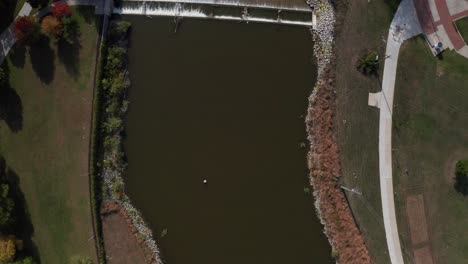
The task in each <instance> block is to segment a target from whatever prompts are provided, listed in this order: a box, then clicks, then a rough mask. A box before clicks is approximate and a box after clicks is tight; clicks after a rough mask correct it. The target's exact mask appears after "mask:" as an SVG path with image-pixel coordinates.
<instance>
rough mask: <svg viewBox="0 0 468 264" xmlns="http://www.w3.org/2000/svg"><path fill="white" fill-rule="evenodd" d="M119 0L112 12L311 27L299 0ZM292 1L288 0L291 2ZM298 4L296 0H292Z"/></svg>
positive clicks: (310, 18) (308, 12)
mask: <svg viewBox="0 0 468 264" xmlns="http://www.w3.org/2000/svg"><path fill="white" fill-rule="evenodd" d="M295 1H296V0H292V1H288V2H289V5H288V6H286V5H285V3H286V1H285V0H269V1H268V4H265V2H264V1H263V2H260V1H259V0H232V1H229V0H178V1H176V0H144V1H142V0H123V1H120V2H118V3H117V4H116V6H115V7H114V10H113V12H114V13H116V14H131V15H146V16H171V17H178V18H181V17H191V18H205V19H218V20H231V21H239V22H260V23H271V24H284V25H296V26H307V27H313V26H314V25H313V24H314V21H315V18H313V12H312V9H311V8H310V7H308V6H307V5H306V4H305V2H303V0H301V1H300V3H303V5H302V6H301V5H300V4H292V3H294V2H295ZM291 2H292V3H291ZM296 2H297V3H299V2H298V1H296Z"/></svg>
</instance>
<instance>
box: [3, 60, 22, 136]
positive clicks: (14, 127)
mask: <svg viewBox="0 0 468 264" xmlns="http://www.w3.org/2000/svg"><path fill="white" fill-rule="evenodd" d="M2 68H3V70H4V72H5V73H6V76H7V77H6V78H7V80H9V75H10V74H9V69H8V66H7V64H6V63H5V64H3V66H2ZM0 120H4V121H5V123H6V124H7V125H8V127H9V128H10V130H11V131H12V132H15V133H16V132H18V131H20V130H21V129H23V103H22V102H21V98H20V97H19V96H18V94H17V93H16V91H15V90H14V89H12V88H11V86H10V82H9V81H7V82H6V83H5V84H4V85H0Z"/></svg>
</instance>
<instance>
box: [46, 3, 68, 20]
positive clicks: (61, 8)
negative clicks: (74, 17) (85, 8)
mask: <svg viewBox="0 0 468 264" xmlns="http://www.w3.org/2000/svg"><path fill="white" fill-rule="evenodd" d="M50 12H52V15H54V17H56V18H58V19H61V18H63V17H69V16H71V14H72V10H71V8H70V6H69V5H68V4H67V3H64V2H56V3H55V4H54V5H53V6H52V7H51V8H50Z"/></svg>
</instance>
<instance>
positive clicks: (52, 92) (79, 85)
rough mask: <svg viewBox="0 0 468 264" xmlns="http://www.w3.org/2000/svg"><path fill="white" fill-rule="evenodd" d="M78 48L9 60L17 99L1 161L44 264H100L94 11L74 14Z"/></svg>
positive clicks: (5, 127)
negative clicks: (93, 129)
mask: <svg viewBox="0 0 468 264" xmlns="http://www.w3.org/2000/svg"><path fill="white" fill-rule="evenodd" d="M74 16H75V17H76V19H77V20H78V22H79V25H80V28H81V37H80V41H79V42H77V43H76V44H75V45H71V46H67V45H59V46H58V47H57V45H55V44H54V43H51V42H47V41H40V42H39V43H37V44H35V45H34V46H33V47H31V48H28V49H24V48H22V47H20V46H16V47H15V49H14V50H13V52H12V53H11V54H10V55H9V57H8V64H9V68H10V71H11V84H12V88H13V90H12V91H10V96H11V98H14V101H12V100H9V102H8V103H9V105H8V106H7V107H6V109H7V111H6V112H4V113H3V114H4V116H2V118H3V121H4V122H2V126H1V127H0V153H1V155H3V156H4V157H5V159H6V161H7V162H8V164H9V166H10V167H12V168H13V169H14V170H15V172H16V173H17V174H18V176H19V179H20V185H21V188H22V190H23V191H24V194H25V200H26V203H27V206H28V208H29V212H30V215H31V222H32V225H33V227H34V239H33V242H34V243H35V244H36V246H37V249H38V255H39V257H40V260H41V262H42V263H69V262H70V259H71V258H72V257H73V256H76V255H81V256H88V257H91V258H95V256H96V253H95V247H94V240H93V239H92V237H93V232H92V224H91V214H90V213H91V210H90V208H89V205H90V201H89V199H90V197H89V189H88V187H89V184H88V153H89V136H90V135H89V131H90V122H91V120H90V119H91V106H92V95H93V94H92V90H93V89H92V88H93V75H94V63H95V61H94V59H95V54H96V39H97V30H96V26H95V17H94V10H93V9H80V12H77V9H74Z"/></svg>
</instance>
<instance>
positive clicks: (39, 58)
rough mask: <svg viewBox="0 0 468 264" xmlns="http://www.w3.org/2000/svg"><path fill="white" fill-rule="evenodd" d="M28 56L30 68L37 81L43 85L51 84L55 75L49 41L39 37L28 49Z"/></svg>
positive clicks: (53, 55)
mask: <svg viewBox="0 0 468 264" xmlns="http://www.w3.org/2000/svg"><path fill="white" fill-rule="evenodd" d="M29 55H30V56H31V64H32V68H33V70H34V71H35V72H36V74H37V76H38V77H39V79H40V80H41V81H42V82H43V83H45V84H49V83H51V82H52V80H53V79H54V74H55V64H54V59H55V54H54V51H53V50H52V48H51V47H50V39H49V38H47V37H41V38H40V39H39V40H38V41H37V42H36V43H34V45H32V46H31V47H30V49H29Z"/></svg>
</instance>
